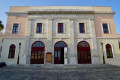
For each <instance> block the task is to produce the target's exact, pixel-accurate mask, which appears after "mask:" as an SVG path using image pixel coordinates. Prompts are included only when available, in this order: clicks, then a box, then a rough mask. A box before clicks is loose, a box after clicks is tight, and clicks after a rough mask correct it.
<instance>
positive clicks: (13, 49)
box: [0, 6, 120, 65]
mask: <svg viewBox="0 0 120 80" xmlns="http://www.w3.org/2000/svg"><path fill="white" fill-rule="evenodd" d="M6 14H7V15H8V19H7V25H6V31H5V35H4V37H3V42H2V52H1V57H0V61H4V62H6V63H7V64H103V63H108V64H113V65H120V49H119V42H118V36H117V34H116V29H115V23H114V19H113V16H114V14H115V12H112V10H111V8H110V7H93V6H84V7H83V6H38V7H34V6H31V7H10V10H9V12H6Z"/></svg>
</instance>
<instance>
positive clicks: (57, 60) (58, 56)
mask: <svg viewBox="0 0 120 80" xmlns="http://www.w3.org/2000/svg"><path fill="white" fill-rule="evenodd" d="M54 51H55V52H54V64H61V47H57V48H55V50H54Z"/></svg>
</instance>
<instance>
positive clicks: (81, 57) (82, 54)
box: [77, 46, 91, 64]
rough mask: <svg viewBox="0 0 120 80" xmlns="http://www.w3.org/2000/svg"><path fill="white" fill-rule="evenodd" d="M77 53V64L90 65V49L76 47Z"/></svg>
mask: <svg viewBox="0 0 120 80" xmlns="http://www.w3.org/2000/svg"><path fill="white" fill-rule="evenodd" d="M77 53H78V64H90V63H91V52H90V47H80V46H78V47H77Z"/></svg>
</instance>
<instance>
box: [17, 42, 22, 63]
mask: <svg viewBox="0 0 120 80" xmlns="http://www.w3.org/2000/svg"><path fill="white" fill-rule="evenodd" d="M20 49H21V43H19V53H18V60H17V64H19V55H20Z"/></svg>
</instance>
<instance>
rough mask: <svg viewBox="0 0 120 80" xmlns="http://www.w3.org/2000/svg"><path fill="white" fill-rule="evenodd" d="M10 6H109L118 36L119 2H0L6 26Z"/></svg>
mask: <svg viewBox="0 0 120 80" xmlns="http://www.w3.org/2000/svg"><path fill="white" fill-rule="evenodd" d="M10 6H111V7H112V10H113V11H115V12H116V14H115V15H114V20H115V25H116V31H117V34H120V0H1V2H0V20H1V21H2V22H3V24H4V26H6V21H7V15H6V14H5V12H8V11H9V8H10Z"/></svg>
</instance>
